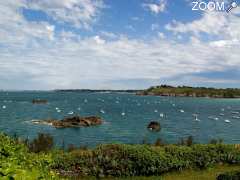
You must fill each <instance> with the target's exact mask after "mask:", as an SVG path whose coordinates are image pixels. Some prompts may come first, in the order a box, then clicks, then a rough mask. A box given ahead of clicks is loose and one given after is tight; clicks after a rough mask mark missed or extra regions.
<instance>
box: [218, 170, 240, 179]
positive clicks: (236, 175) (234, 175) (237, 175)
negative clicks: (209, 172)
mask: <svg viewBox="0 0 240 180" xmlns="http://www.w3.org/2000/svg"><path fill="white" fill-rule="evenodd" d="M239 179H240V171H232V172H226V173H223V174H220V175H218V177H217V180H239Z"/></svg>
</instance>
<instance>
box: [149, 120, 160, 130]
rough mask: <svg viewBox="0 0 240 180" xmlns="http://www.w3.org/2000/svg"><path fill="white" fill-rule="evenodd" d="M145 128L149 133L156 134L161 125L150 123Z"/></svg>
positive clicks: (154, 122) (155, 122)
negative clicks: (153, 132)
mask: <svg viewBox="0 0 240 180" xmlns="http://www.w3.org/2000/svg"><path fill="white" fill-rule="evenodd" d="M147 128H148V129H149V130H150V131H155V132H158V131H160V130H161V125H160V123H159V122H157V121H151V122H150V123H149V124H148V126H147Z"/></svg>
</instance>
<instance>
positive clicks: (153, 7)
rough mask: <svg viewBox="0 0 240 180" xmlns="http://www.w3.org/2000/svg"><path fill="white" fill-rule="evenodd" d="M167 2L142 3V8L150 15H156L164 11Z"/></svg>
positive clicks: (164, 0) (161, 0) (162, 0)
mask: <svg viewBox="0 0 240 180" xmlns="http://www.w3.org/2000/svg"><path fill="white" fill-rule="evenodd" d="M166 5H167V1H166V0H159V2H158V3H143V4H142V6H143V7H144V8H145V9H147V10H150V11H151V12H152V13H155V14H158V13H161V12H164V11H165V10H166Z"/></svg>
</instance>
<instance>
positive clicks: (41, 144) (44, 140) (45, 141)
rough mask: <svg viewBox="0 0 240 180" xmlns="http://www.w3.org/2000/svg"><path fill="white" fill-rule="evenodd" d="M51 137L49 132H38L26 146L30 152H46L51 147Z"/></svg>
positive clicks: (52, 143)
mask: <svg viewBox="0 0 240 180" xmlns="http://www.w3.org/2000/svg"><path fill="white" fill-rule="evenodd" d="M53 145H54V142H53V137H52V136H51V135H49V134H43V133H39V134H38V137H37V138H36V139H34V140H33V141H32V142H30V143H29V145H28V147H29V150H30V151H31V152H35V153H39V152H47V151H50V150H51V149H52V148H53Z"/></svg>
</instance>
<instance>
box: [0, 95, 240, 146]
mask: <svg viewBox="0 0 240 180" xmlns="http://www.w3.org/2000/svg"><path fill="white" fill-rule="evenodd" d="M33 99H44V100H48V103H47V104H33V103H32V100H33ZM72 116H100V117H101V118H102V119H103V120H104V123H103V124H102V125H99V126H93V127H80V128H64V129H56V128H54V127H51V126H48V125H41V124H34V123H32V120H46V119H59V120H61V119H63V118H65V117H72ZM151 121H158V122H159V123H160V125H161V131H159V132H152V131H149V130H148V129H147V125H148V124H149V123H150V122H151ZM0 132H4V133H6V134H9V135H17V136H19V137H21V138H28V139H33V138H35V137H36V136H37V135H38V133H48V134H51V135H52V136H53V137H54V141H55V144H56V145H57V146H62V145H65V146H67V145H69V144H73V145H75V146H88V147H95V146H97V145H99V144H111V143H126V144H141V143H143V142H145V143H146V142H147V143H154V142H155V141H156V140H157V139H159V138H160V139H162V141H164V142H165V143H177V142H179V141H180V140H181V139H182V138H187V137H188V136H193V139H194V141H195V142H196V143H208V142H209V141H210V140H212V139H222V140H223V141H224V142H225V143H229V144H231V143H240V99H211V98H192V97H161V96H138V95H135V94H133V93H116V92H64V91H17V92H14V91H9V92H7V91H1V92H0Z"/></svg>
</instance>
